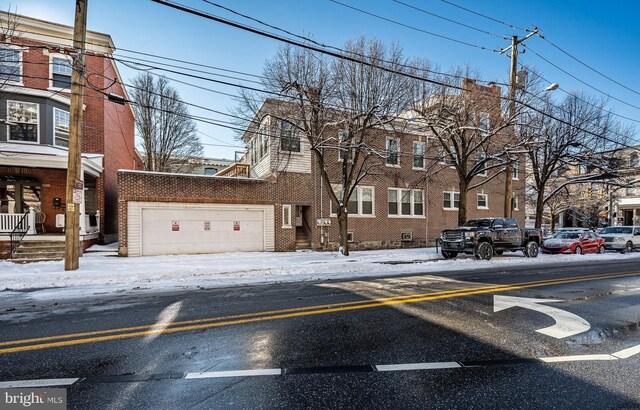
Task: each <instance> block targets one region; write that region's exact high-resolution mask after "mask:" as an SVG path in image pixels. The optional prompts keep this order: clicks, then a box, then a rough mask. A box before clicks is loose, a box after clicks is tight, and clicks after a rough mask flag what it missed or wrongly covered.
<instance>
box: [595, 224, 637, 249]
mask: <svg viewBox="0 0 640 410" xmlns="http://www.w3.org/2000/svg"><path fill="white" fill-rule="evenodd" d="M600 236H602V237H603V238H604V247H605V249H609V250H615V251H620V252H627V253H628V252H632V251H633V250H634V249H640V226H610V227H608V228H604V229H603V230H602V232H600Z"/></svg>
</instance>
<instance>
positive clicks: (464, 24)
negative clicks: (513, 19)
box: [392, 0, 507, 40]
mask: <svg viewBox="0 0 640 410" xmlns="http://www.w3.org/2000/svg"><path fill="white" fill-rule="evenodd" d="M392 1H393V2H395V3H398V4H401V5H403V6H405V7H408V8H410V9H413V10H416V11H419V12H421V13H424V14H427V15H429V16H433V17H437V18H439V19H442V20H445V21H448V22H450V23H453V24H457V25H459V26H462V27H466V28H468V29H471V30H474V31H477V32H479V33H483V34H487V35H489V36H492V37H497V38H501V39H503V40H506V39H507V38H506V37H505V36H501V35H500V34H496V33H492V32H490V31H486V30H482V29H480V28H477V27H473V26H471V25H469V24H466V23H462V22H460V21H457V20H454V19H451V18H448V17H445V16H441V15H439V14H436V13H433V12H431V11H427V10H425V9H422V8H420V7H416V6H412V5H411V4H408V3H405V2H402V1H400V0H392Z"/></svg>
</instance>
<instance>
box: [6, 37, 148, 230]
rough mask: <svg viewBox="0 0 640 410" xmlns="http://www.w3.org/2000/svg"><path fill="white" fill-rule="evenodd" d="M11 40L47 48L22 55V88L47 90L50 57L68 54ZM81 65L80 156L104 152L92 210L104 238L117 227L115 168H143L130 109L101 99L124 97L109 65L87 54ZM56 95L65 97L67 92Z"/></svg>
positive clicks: (18, 39)
mask: <svg viewBox="0 0 640 410" xmlns="http://www.w3.org/2000/svg"><path fill="white" fill-rule="evenodd" d="M12 41H13V42H14V43H17V44H24V45H31V46H43V45H47V46H48V47H49V48H42V47H40V48H36V47H32V48H25V51H24V52H23V61H24V64H23V83H24V86H25V87H27V88H37V89H43V90H47V89H48V88H49V77H50V73H49V70H50V64H49V54H50V53H68V50H64V49H61V48H60V47H59V46H55V45H52V44H46V43H40V42H35V41H32V40H29V39H23V38H18V37H14V38H13V39H12ZM53 41H55V40H53ZM85 64H86V72H87V76H86V79H85V88H84V101H83V103H84V105H85V110H84V112H83V127H82V130H83V132H82V152H84V153H97V154H104V162H103V165H104V171H103V173H102V175H101V176H100V177H99V178H98V180H97V182H96V202H97V204H96V206H97V209H99V210H100V212H101V214H102V217H101V227H100V231H101V233H102V234H103V238H104V235H112V236H113V235H115V234H116V233H117V229H118V218H117V211H118V203H117V191H118V190H117V170H118V169H141V168H142V166H141V161H140V158H139V156H138V155H137V153H136V152H135V148H134V117H133V113H132V111H131V109H130V107H129V106H127V105H118V104H116V103H113V102H110V101H108V100H107V98H106V97H105V95H104V93H105V92H106V93H109V92H112V93H115V94H119V95H124V94H125V93H124V91H123V90H122V86H121V85H120V83H119V81H120V80H119V79H117V78H116V70H115V68H114V66H113V61H112V60H110V59H107V58H104V57H102V56H99V55H95V54H92V53H90V52H88V53H87V55H86V61H85ZM114 80H117V81H115V82H114ZM109 85H110V87H109V88H106V89H105V87H107V86H109ZM58 93H59V94H61V95H64V96H67V97H69V96H70V94H69V93H65V92H58ZM61 172H64V171H61ZM65 178H66V177H64V178H62V181H64V180H65ZM56 196H60V197H62V198H63V200H64V197H65V195H64V190H63V192H62V194H61V195H56ZM47 197H48V199H47V202H50V201H51V200H50V198H52V196H50V195H48V194H47ZM47 214H48V213H47Z"/></svg>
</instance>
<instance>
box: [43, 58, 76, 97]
mask: <svg viewBox="0 0 640 410" xmlns="http://www.w3.org/2000/svg"><path fill="white" fill-rule="evenodd" d="M54 58H57V59H64V60H67V61H68V62H69V64H70V66H71V73H69V87H64V88H63V87H54V85H53V74H54V72H53V59H54ZM56 74H61V73H56ZM72 74H73V59H72V58H71V56H70V55H68V54H60V53H53V54H49V89H50V90H56V91H64V90H68V91H69V92H71V76H72ZM63 75H64V74H63Z"/></svg>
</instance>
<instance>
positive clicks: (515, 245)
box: [441, 218, 542, 260]
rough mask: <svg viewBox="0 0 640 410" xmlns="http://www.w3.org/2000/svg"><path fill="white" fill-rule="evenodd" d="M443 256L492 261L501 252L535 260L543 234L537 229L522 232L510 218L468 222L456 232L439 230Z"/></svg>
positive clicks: (453, 230)
mask: <svg viewBox="0 0 640 410" xmlns="http://www.w3.org/2000/svg"><path fill="white" fill-rule="evenodd" d="M441 240H442V242H441V243H442V256H444V257H445V258H447V259H449V258H455V257H456V256H458V253H460V252H464V253H467V254H470V255H475V257H476V259H485V260H489V259H491V256H493V254H494V253H495V254H496V255H502V253H503V252H504V251H511V252H515V251H522V253H524V256H526V257H528V258H535V257H536V256H538V252H539V250H540V242H541V240H542V233H541V232H540V230H539V229H521V228H520V227H519V226H518V221H516V220H515V219H511V218H481V219H471V220H469V221H467V222H465V224H464V225H462V226H460V227H458V228H455V229H446V230H444V231H442V237H441Z"/></svg>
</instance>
